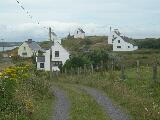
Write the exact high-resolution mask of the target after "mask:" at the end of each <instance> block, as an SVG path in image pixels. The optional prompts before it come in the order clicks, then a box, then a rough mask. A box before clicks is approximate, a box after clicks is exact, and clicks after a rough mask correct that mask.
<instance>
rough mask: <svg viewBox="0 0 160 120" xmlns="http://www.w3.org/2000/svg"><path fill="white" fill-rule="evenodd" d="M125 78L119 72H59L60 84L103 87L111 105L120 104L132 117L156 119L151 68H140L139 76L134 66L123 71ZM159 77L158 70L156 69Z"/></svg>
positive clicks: (158, 96) (156, 86) (158, 110)
mask: <svg viewBox="0 0 160 120" xmlns="http://www.w3.org/2000/svg"><path fill="white" fill-rule="evenodd" d="M125 74H126V79H125V80H120V78H119V75H120V72H119V71H115V72H113V73H112V74H111V72H101V73H94V74H89V73H87V74H81V75H73V74H72V75H62V76H60V78H59V81H61V82H62V83H70V84H80V85H86V86H91V87H95V88H98V89H101V90H103V91H104V92H105V93H106V94H107V95H108V96H109V97H110V98H111V99H112V100H113V101H115V104H117V105H120V106H121V107H122V108H123V109H124V111H126V112H128V114H129V115H130V116H131V117H132V118H133V119H134V120H158V119H160V92H159V91H160V83H159V82H158V81H157V82H154V81H153V80H152V69H151V68H149V67H141V70H140V76H141V79H140V80H137V79H136V76H137V75H136V69H135V68H131V69H129V68H128V69H127V70H126V73H125ZM158 75H159V76H158V78H160V71H158Z"/></svg>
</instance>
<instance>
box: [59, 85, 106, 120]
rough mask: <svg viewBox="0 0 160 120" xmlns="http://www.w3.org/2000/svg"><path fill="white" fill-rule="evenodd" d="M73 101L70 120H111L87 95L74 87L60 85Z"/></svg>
mask: <svg viewBox="0 0 160 120" xmlns="http://www.w3.org/2000/svg"><path fill="white" fill-rule="evenodd" d="M58 86H59V87H61V88H63V89H64V90H65V91H66V92H67V94H68V95H69V98H70V100H71V104H72V106H71V113H70V120H109V118H107V117H106V115H105V112H104V111H103V109H102V108H101V107H100V106H99V105H98V104H97V103H96V101H95V100H94V99H93V98H92V97H90V96H89V95H87V94H86V93H84V92H82V91H81V90H78V89H77V88H75V87H74V86H72V85H68V84H58Z"/></svg>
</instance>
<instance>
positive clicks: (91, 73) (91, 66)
mask: <svg viewBox="0 0 160 120" xmlns="http://www.w3.org/2000/svg"><path fill="white" fill-rule="evenodd" d="M91 74H93V65H92V64H91Z"/></svg>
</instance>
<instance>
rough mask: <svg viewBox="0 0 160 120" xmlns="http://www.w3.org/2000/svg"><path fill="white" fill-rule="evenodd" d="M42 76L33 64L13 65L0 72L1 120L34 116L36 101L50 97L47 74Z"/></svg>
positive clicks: (25, 118) (25, 119)
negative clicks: (35, 72)
mask: <svg viewBox="0 0 160 120" xmlns="http://www.w3.org/2000/svg"><path fill="white" fill-rule="evenodd" d="M40 77H41V79H40ZM40 77H38V75H37V76H36V75H35V74H34V69H33V68H32V67H31V66H16V67H11V68H7V69H6V70H4V71H3V72H2V73H0V96H1V97H0V111H1V112H0V120H22V119H23V120H28V119H31V118H32V114H33V113H34V112H35V111H36V105H35V101H36V100H42V99H44V97H50V94H49V87H50V85H49V82H47V81H45V77H47V75H46V76H43V77H42V76H40Z"/></svg>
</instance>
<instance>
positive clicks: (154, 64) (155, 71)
mask: <svg viewBox="0 0 160 120" xmlns="http://www.w3.org/2000/svg"><path fill="white" fill-rule="evenodd" d="M153 80H154V81H156V80H157V64H156V63H153Z"/></svg>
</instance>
